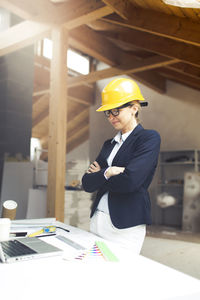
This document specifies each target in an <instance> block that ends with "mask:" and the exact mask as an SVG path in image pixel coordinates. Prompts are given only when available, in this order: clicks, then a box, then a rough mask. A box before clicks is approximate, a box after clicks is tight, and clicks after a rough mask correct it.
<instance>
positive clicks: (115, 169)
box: [105, 166, 125, 178]
mask: <svg viewBox="0 0 200 300" xmlns="http://www.w3.org/2000/svg"><path fill="white" fill-rule="evenodd" d="M124 170H125V168H124V167H115V166H113V167H110V168H108V170H107V171H106V173H105V176H106V177H107V178H110V177H112V176H115V175H119V174H120V173H123V172H124Z"/></svg>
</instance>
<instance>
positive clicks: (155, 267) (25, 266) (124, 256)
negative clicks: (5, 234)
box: [0, 223, 200, 300]
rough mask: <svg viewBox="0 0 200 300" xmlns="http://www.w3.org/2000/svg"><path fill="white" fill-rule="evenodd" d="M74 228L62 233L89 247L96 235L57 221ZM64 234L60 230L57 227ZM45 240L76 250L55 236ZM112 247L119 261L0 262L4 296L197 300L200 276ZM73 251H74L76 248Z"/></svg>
mask: <svg viewBox="0 0 200 300" xmlns="http://www.w3.org/2000/svg"><path fill="white" fill-rule="evenodd" d="M57 225H58V226H59V225H63V226H65V227H66V228H68V229H70V233H64V232H63V231H62V234H63V235H65V236H66V237H68V238H70V239H72V240H74V241H76V242H78V243H81V244H82V245H83V246H86V247H91V246H92V245H93V243H94V241H97V240H100V239H99V238H98V237H97V236H95V235H93V234H90V233H88V232H85V231H83V230H80V229H77V228H74V227H71V226H68V225H64V224H61V223H57ZM59 234H61V231H60V232H59ZM44 239H45V241H47V240H48V242H50V243H52V244H54V245H57V246H58V247H59V246H60V247H62V248H63V249H65V254H64V256H63V257H65V256H66V255H67V257H68V254H69V253H70V251H72V249H70V247H69V246H67V245H66V244H65V243H63V242H61V241H59V240H57V239H56V238H55V237H49V238H44ZM106 244H107V245H109V247H110V249H111V250H112V251H113V252H114V254H115V255H116V256H118V258H119V259H120V262H105V261H103V260H102V261H100V260H98V261H96V262H95V261H92V262H91V263H90V262H84V260H83V261H77V260H73V261H67V260H66V259H63V257H53V258H44V259H35V260H32V261H24V262H20V263H13V264H0V297H1V299H6V300H10V299H12V300H13V299H17V300H18V299H20V300H25V299H26V300H27V299H28V300H32V299H36V300H40V299H45V300H53V299H54V300H57V299H59V300H60V299H72V300H76V299H84V300H85V299H87V300H90V299H92V300H95V299H96V300H100V299H101V300H103V299H105V300H107V299H115V300H118V299H125V300H129V299H134V300H147V299H148V300H164V299H171V300H174V299H177V300H183V299H184V300H185V299H187V300H199V299H200V281H199V280H197V279H194V278H192V277H190V276H187V275H184V274H182V273H180V272H178V271H176V270H173V269H171V268H169V267H166V266H164V265H161V264H159V263H157V262H154V261H152V260H150V259H147V258H144V257H142V256H140V255H132V254H131V255H130V253H129V252H127V251H125V250H122V249H120V248H119V247H117V246H115V245H114V244H109V243H108V242H106ZM73 251H74V250H73Z"/></svg>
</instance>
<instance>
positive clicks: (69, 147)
mask: <svg viewBox="0 0 200 300" xmlns="http://www.w3.org/2000/svg"><path fill="white" fill-rule="evenodd" d="M88 139H89V130H86V131H85V132H84V133H82V135H81V136H78V137H77V139H75V140H74V141H73V142H72V141H71V143H69V144H68V145H67V153H69V152H70V151H72V150H74V149H75V148H77V147H78V146H80V145H81V144H82V143H84V142H86V141H87V140H88Z"/></svg>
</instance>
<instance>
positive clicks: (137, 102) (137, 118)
mask: <svg viewBox="0 0 200 300" xmlns="http://www.w3.org/2000/svg"><path fill="white" fill-rule="evenodd" d="M130 104H131V105H134V106H136V107H137V108H138V111H137V113H136V114H135V118H136V121H137V123H139V122H140V120H139V117H138V115H139V112H140V110H141V105H140V102H139V100H133V101H131V102H130Z"/></svg>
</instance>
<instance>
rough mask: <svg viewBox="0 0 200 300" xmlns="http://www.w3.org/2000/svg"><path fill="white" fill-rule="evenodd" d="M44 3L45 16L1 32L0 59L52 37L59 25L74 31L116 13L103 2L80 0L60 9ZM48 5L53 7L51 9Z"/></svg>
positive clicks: (65, 4)
mask: <svg viewBox="0 0 200 300" xmlns="http://www.w3.org/2000/svg"><path fill="white" fill-rule="evenodd" d="M44 1H45V2H44ZM44 1H43V2H40V4H41V5H45V6H44V7H45V9H44V10H42V12H44V13H45V15H43V14H41V15H39V16H38V15H37V17H35V18H33V20H32V21H24V22H21V23H19V24H17V25H15V26H13V27H11V28H9V29H8V30H5V31H2V32H1V33H0V41H1V42H0V56H2V55H5V54H8V53H10V52H13V51H16V50H19V49H21V48H24V47H26V46H28V45H31V44H33V43H34V42H35V41H37V40H39V39H42V38H44V37H47V36H49V34H50V32H51V30H52V28H53V27H54V25H55V23H60V24H62V23H65V27H66V28H68V29H72V28H75V27H78V26H80V25H82V24H86V23H88V22H91V21H94V20H95V19H98V18H101V17H103V16H105V15H108V14H110V13H112V10H111V9H110V8H109V7H107V6H104V5H102V3H101V2H99V1H97V2H96V1H95V2H94V1H93V0H84V1H83V0H79V1H78V0H76V1H70V2H67V3H63V4H62V5H59V6H57V7H56V6H55V5H53V3H50V1H49V0H48V1H47V0H44ZM21 2H22V1H21ZM21 2H20V3H21ZM36 2H37V1H36ZM13 3H15V5H16V6H17V2H16V0H13ZM48 5H50V6H49V8H48ZM63 5H64V6H63ZM20 7H21V6H20ZM63 7H65V9H63ZM47 8H48V9H47ZM69 12H70V13H69ZM46 14H47V15H46Z"/></svg>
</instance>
